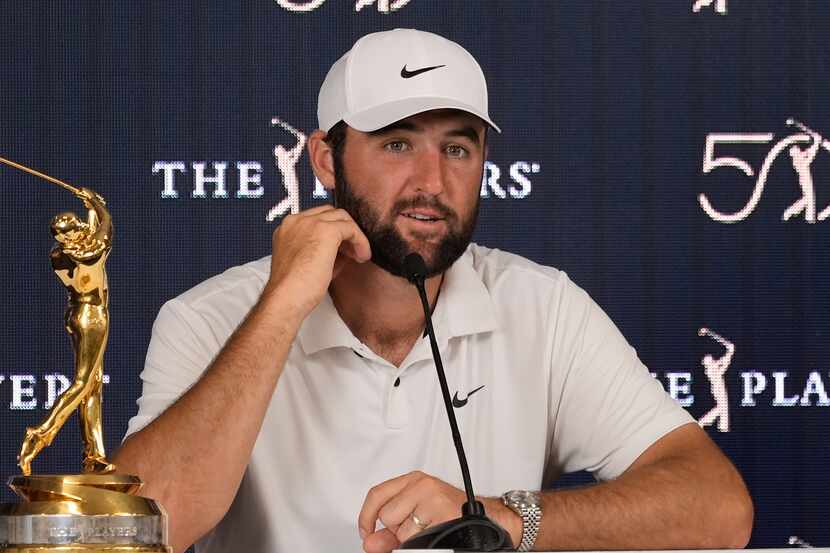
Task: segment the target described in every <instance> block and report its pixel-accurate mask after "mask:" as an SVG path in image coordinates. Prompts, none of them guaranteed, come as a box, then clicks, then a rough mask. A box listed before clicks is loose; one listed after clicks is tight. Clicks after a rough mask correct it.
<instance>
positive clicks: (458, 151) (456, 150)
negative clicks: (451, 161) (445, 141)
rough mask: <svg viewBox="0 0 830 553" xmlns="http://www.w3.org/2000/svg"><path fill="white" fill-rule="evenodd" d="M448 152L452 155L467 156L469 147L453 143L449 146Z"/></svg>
mask: <svg viewBox="0 0 830 553" xmlns="http://www.w3.org/2000/svg"><path fill="white" fill-rule="evenodd" d="M447 153H448V154H449V155H450V156H451V157H466V155H467V149H466V148H464V147H463V146H459V145H458V144H452V145H450V146H447Z"/></svg>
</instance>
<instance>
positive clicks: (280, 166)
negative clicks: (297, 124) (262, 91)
mask: <svg viewBox="0 0 830 553" xmlns="http://www.w3.org/2000/svg"><path fill="white" fill-rule="evenodd" d="M271 125H275V126H277V127H280V128H281V129H283V130H285V131H288V132H289V133H291V135H293V137H294V139H295V140H296V142H294V145H293V146H292V147H290V148H286V147H285V146H283V145H282V144H277V146H276V147H275V148H274V161H275V162H276V164H277V170H278V171H279V172H280V175H281V176H282V185H283V187H285V192H286V196H285V198H283V199H282V200H281V201H280V202H279V203H278V204H276V205H275V206H274V207H272V208H271V209H270V210H268V215H266V216H265V220H266V221H274V220H275V219H279V218H280V217H283V216H285V215H288V214H289V213H299V211H300V179H299V178H298V176H297V162H298V161H299V160H300V156H302V155H303V148H304V147H305V143H306V138H307V137H306V135H305V134H304V133H303V132H301V131H299V130H297V129H295V128H294V127H292V126H291V125H289V124H288V123H286V122H285V121H283V120H282V119H280V118H279V117H274V118H273V119H272V120H271Z"/></svg>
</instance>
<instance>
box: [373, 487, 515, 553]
mask: <svg viewBox="0 0 830 553" xmlns="http://www.w3.org/2000/svg"><path fill="white" fill-rule="evenodd" d="M478 499H479V501H481V502H482V503H484V507H485V510H486V512H487V515H488V516H489V517H490V518H491V519H493V521H494V522H496V523H497V524H500V525H501V526H502V527H504V528H505V529H506V530H507V531H508V532H509V533H510V537H511V539H512V540H513V542H514V543H519V542H518V541H516V540H517V539H518V538H521V530H522V527H521V525H522V521H521V519H520V518H519V517H518V515H516V514H515V513H514V512H513V511H511V510H510V509H509V508H508V507H506V506H504V504H503V503H502V502H501V500H500V499H495V498H478ZM466 501H467V495H466V494H465V493H464V492H463V491H461V490H459V489H457V488H454V487H453V486H450V485H449V484H447V483H446V482H444V481H442V480H439V479H438V478H435V477H434V476H430V475H428V474H424V473H423V472H420V471H414V472H410V473H409V474H404V475H403V476H398V477H397V478H393V479H391V480H387V481H386V482H383V483H381V484H378V485H377V486H375V487H373V488H372V489H370V490H369V493H368V494H366V499H365V500H364V501H363V508H362V509H361V510H360V515H359V516H358V521H357V525H358V529H359V532H360V537H361V538H362V539H363V549H364V550H365V551H366V553H388V552H389V551H392V550H393V549H395V548H396V547H398V546H400V544H401V543H403V542H405V541H406V540H408V539H409V538H411V537H412V536H414V535H415V534H417V533H419V532H420V531H422V530H424V528H426V527H429V526H434V525H436V524H440V523H442V522H446V521H448V520H452V519H454V518H458V517H460V516H461V506H462V505H463V504H464V503H465V502H466ZM413 514H414V515H415V516H417V517H418V520H420V521H422V523H423V524H424V525H425V526H422V527H420V528H419V527H418V526H417V525H416V524H415V521H414V519H413V518H412V515H413ZM378 521H380V523H381V524H382V525H383V526H384V528H381V529H380V530H377V531H376V530H375V526H376V524H377V522H378Z"/></svg>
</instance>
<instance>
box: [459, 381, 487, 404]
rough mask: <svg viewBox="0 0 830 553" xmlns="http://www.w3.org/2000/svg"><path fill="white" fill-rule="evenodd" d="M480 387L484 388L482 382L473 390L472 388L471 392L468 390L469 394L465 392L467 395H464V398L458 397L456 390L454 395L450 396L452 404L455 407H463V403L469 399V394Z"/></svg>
mask: <svg viewBox="0 0 830 553" xmlns="http://www.w3.org/2000/svg"><path fill="white" fill-rule="evenodd" d="M482 388H484V385H483V384H482V385H481V386H479V387H478V388H476V389H475V390H473V391H472V392H470V393H469V394H467V397H465V398H464V399H458V392H455V395H454V396H452V406H453V407H455V408H456V409H459V408H461V407H464V406H465V405H467V401H469V400H470V396H471V395H473V394H474V393H476V392H477V391H479V390H481V389H482Z"/></svg>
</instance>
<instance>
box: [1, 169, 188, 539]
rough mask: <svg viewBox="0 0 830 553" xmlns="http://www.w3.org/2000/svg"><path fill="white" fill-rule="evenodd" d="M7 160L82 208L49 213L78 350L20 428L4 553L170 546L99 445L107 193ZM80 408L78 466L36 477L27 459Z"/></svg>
mask: <svg viewBox="0 0 830 553" xmlns="http://www.w3.org/2000/svg"><path fill="white" fill-rule="evenodd" d="M0 163H5V164H6V165H10V166H12V167H15V168H17V169H20V170H22V171H26V172H27V173H30V174H33V175H35V176H38V177H40V178H43V179H46V180H48V181H49V182H52V183H54V184H58V185H60V186H62V187H63V188H65V189H67V190H69V191H70V192H72V193H73V194H75V196H76V197H77V198H78V199H79V200H81V201H82V202H83V204H84V207H85V208H86V210H87V217H86V220H81V219H80V218H79V217H78V216H77V215H75V214H74V213H61V214H58V215H56V216H55V217H54V218H53V219H52V225H51V230H52V235H53V237H54V238H55V246H54V247H53V248H52V251H51V253H50V261H51V263H52V269H53V270H54V272H55V275H56V276H57V277H58V279H59V280H60V281H61V283H62V284H63V285H64V286H65V287H66V290H67V293H68V303H67V307H66V316H65V319H64V322H65V328H66V331H67V332H68V333H69V336H70V338H71V340H72V345H73V349H74V353H75V379H74V381H73V382H72V384H71V385H70V386H69V388H67V389H66V391H64V393H63V394H61V396H60V397H59V398H58V400H57V401H56V402H55V405H54V406H53V407H52V409H51V411H50V412H49V414H48V415H47V417H46V418H45V419H44V420H43V422H42V423H41V424H40V425H39V426H37V427H33V428H27V429H26V436H25V438H24V440H23V444H22V446H21V449H20V454H19V455H18V463H19V465H20V470H21V472H22V473H23V474H22V475H21V476H13V477H11V478H10V479H9V487H10V488H11V489H12V490H13V491H14V492H15V493H16V494H17V495H18V496H20V498H21V499H22V501H21V502H19V503H4V504H0V551H4V552H8V553H47V552H58V551H59V552H61V553H82V552H86V553H89V552H97V553H110V552H113V553H114V552H121V553H170V551H172V550H171V548H170V547H169V546H168V545H167V515H166V513H165V512H164V509H162V508H161V506H160V505H158V504H157V503H156V502H155V501H153V500H152V499H148V498H145V497H141V496H139V495H136V494H137V492H138V491H139V489H140V488H141V486H142V482H141V480H140V479H139V478H138V477H137V476H130V475H123V474H116V467H115V465H113V464H112V463H110V462H109V461H108V460H107V458H106V454H105V452H104V438H103V432H102V424H101V393H102V387H103V376H104V365H103V359H104V351H105V349H106V346H107V336H108V334H109V323H110V321H109V310H108V303H109V288H108V285H107V273H106V261H107V257H108V256H109V253H110V249H111V248H112V218H111V217H110V213H109V211H108V210H107V208H106V202H105V201H104V199H103V198H102V197H101V196H100V195H99V194H97V193H95V192H94V191H92V190H90V189H89V188H81V189H78V188H75V187H73V186H71V185H69V184H66V183H65V182H62V181H59V180H57V179H55V178H53V177H49V176H47V175H44V174H42V173H39V172H37V171H34V170H32V169H29V168H27V167H24V166H22V165H19V164H17V163H14V162H12V161H9V160H6V159H3V158H0ZM75 411H78V414H79V417H80V422H81V431H82V434H83V441H84V459H83V474H71V475H32V474H31V467H32V461H33V460H34V459H35V457H37V455H38V454H39V453H40V452H41V451H42V450H43V449H44V448H45V447H47V446H48V445H49V444H51V443H52V440H54V438H55V436H56V435H57V433H58V432H59V431H60V429H61V427H62V426H63V425H64V423H65V422H66V420H67V419H68V418H69V416H70V415H71V414H72V413H74V412H75Z"/></svg>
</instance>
